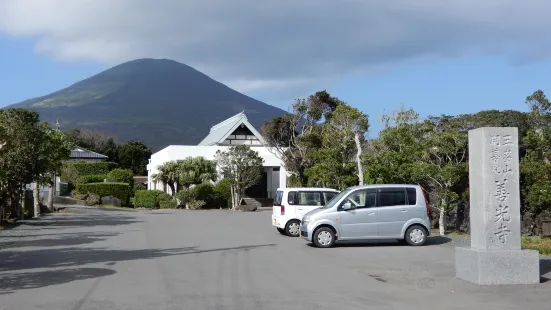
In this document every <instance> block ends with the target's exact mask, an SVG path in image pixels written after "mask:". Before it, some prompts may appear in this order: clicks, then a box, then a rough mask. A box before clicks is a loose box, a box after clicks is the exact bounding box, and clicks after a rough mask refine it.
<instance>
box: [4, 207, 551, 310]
mask: <svg viewBox="0 0 551 310" xmlns="http://www.w3.org/2000/svg"><path fill="white" fill-rule="evenodd" d="M269 224H270V213H269V212H253V213H232V212H222V211H211V212H209V211H205V212H196V211H189V212H186V211H182V212H173V211H156V212H149V213H145V212H134V211H112V210H97V209H90V208H76V209H71V214H67V215H64V214H58V215H55V216H53V217H47V218H45V219H43V220H41V221H39V222H36V223H35V224H33V225H31V226H20V227H19V228H18V229H14V230H9V231H4V232H0V309H16V310H26V309H52V310H65V309H67V310H84V309H102V310H103V309H105V310H108V309H121V310H123V309H132V310H138V309H148V310H149V309H179V310H181V309H192V310H195V309H238V310H242V309H243V310H246V309H255V310H256V309H258V310H264V309H266V310H267V309H316V310H320V309H339V310H343V309H362V310H363V309H408V310H411V309H429V308H428V307H430V308H433V309H482V308H484V309H485V310H490V309H500V310H504V309H519V307H522V308H523V309H531V310H534V309H546V310H548V309H549V308H550V303H549V292H551V281H547V282H546V283H543V284H540V285H531V286H513V287H478V286H475V285H472V284H470V283H466V282H464V281H462V280H459V279H455V278H454V265H453V246H454V242H456V241H454V242H449V241H450V240H448V239H442V238H433V239H431V240H430V245H428V246H425V247H421V248H414V247H407V246H399V245H396V244H367V245H366V244H364V245H360V246H342V247H337V248H332V249H316V248H313V247H309V246H307V245H306V243H305V242H303V241H302V240H300V239H298V238H288V237H285V236H281V235H279V233H277V231H276V230H275V229H273V228H271V227H270V225H269ZM549 263H550V261H543V263H542V267H543V269H544V273H545V274H544V275H543V276H544V277H547V278H551V265H550V264H549Z"/></svg>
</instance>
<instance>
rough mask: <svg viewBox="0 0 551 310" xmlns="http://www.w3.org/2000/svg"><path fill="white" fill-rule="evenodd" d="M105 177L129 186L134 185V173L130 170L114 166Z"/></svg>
mask: <svg viewBox="0 0 551 310" xmlns="http://www.w3.org/2000/svg"><path fill="white" fill-rule="evenodd" d="M107 178H108V179H113V180H117V181H118V182H123V183H126V184H128V185H130V187H131V188H132V187H134V174H133V173H132V170H129V169H121V168H116V169H113V170H111V171H109V173H108V174H107Z"/></svg>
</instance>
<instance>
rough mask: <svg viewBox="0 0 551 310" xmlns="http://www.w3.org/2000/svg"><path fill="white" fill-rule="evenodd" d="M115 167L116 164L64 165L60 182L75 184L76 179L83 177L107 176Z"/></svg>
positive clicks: (77, 163) (77, 162) (84, 163)
mask: <svg viewBox="0 0 551 310" xmlns="http://www.w3.org/2000/svg"><path fill="white" fill-rule="evenodd" d="M116 167H117V164H116V163H111V162H101V163H87V162H85V161H75V162H72V163H65V164H63V167H62V169H61V175H60V178H61V181H62V182H70V183H73V184H76V183H77V179H78V178H79V177H81V176H83V175H99V174H103V175H107V173H109V171H111V170H113V169H114V168H116Z"/></svg>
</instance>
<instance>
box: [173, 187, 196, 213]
mask: <svg viewBox="0 0 551 310" xmlns="http://www.w3.org/2000/svg"><path fill="white" fill-rule="evenodd" d="M176 199H177V202H178V206H179V207H181V208H185V206H186V204H187V203H189V202H190V201H192V200H193V197H192V192H191V191H190V190H187V189H183V190H181V191H179V192H178V193H176Z"/></svg>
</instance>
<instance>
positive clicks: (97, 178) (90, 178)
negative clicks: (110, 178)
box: [76, 174, 107, 184]
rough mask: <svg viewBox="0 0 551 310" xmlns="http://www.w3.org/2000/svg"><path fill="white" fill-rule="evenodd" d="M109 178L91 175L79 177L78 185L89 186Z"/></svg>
mask: <svg viewBox="0 0 551 310" xmlns="http://www.w3.org/2000/svg"><path fill="white" fill-rule="evenodd" d="M105 178H107V175H105V174H90V175H82V176H79V177H78V178H77V180H76V184H88V183H99V182H103V180H104V179H105Z"/></svg>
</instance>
